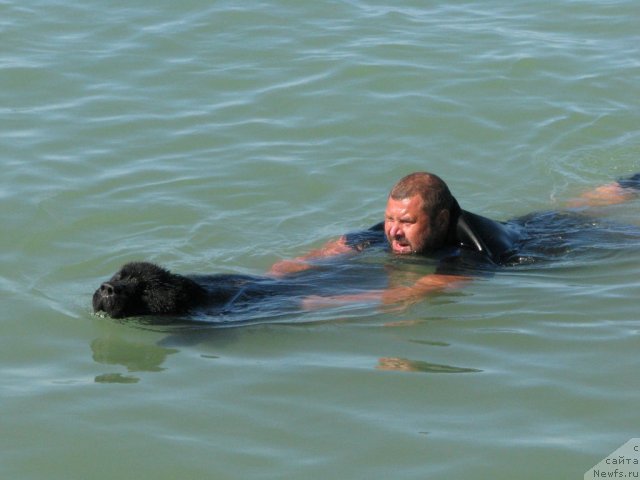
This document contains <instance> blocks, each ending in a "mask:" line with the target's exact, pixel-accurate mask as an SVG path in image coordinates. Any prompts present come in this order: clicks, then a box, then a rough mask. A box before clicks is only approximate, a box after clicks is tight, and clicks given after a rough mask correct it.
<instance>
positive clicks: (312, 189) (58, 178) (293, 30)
mask: <svg viewBox="0 0 640 480" xmlns="http://www.w3.org/2000/svg"><path fill="white" fill-rule="evenodd" d="M639 20H640V11H639V10H638V6H637V3H636V2H635V1H634V0H618V1H609V0H599V1H591V2H584V1H560V2H547V1H537V2H529V3H526V4H525V3H522V2H508V1H505V0H491V1H483V2H480V1H473V0H471V1H454V2H446V3H442V2H416V1H402V2H395V3H391V2H387V3H384V2H379V1H360V0H353V1H330V2H301V1H297V2H293V1H270V2H261V3H255V4H251V5H238V4H237V2H226V1H217V2H213V3H212V2H200V1H197V0H193V1H189V2H186V3H185V2H182V3H180V4H177V3H174V2H160V3H154V4H153V5H151V4H146V3H142V2H133V3H132V2H109V3H104V2H95V1H89V2H84V3H82V4H74V3H71V2H65V1H55V2H54V1H47V0H42V1H37V0H35V1H31V2H26V3H25V2H17V1H15V0H7V1H4V2H1V3H0V40H1V42H2V45H3V47H2V49H1V50H0V122H1V125H2V128H1V129H0V162H1V165H2V176H1V180H0V185H1V188H0V199H1V203H0V205H1V207H0V208H1V209H2V210H1V214H2V219H3V232H2V235H0V242H1V248H0V252H2V253H0V255H1V256H2V261H3V269H2V272H1V273H0V289H1V291H2V312H1V313H0V322H1V325H2V339H1V340H0V359H1V360H0V369H1V372H0V382H1V383H0V392H1V393H0V395H1V402H2V418H1V419H0V428H1V430H2V432H3V435H2V436H1V440H0V452H1V453H0V465H1V466H0V472H1V473H2V476H3V477H6V478H20V479H55V478H60V479H63V478H64V479H69V478H94V479H103V478H104V479H112V478H117V477H122V478H129V477H132V476H135V477H137V478H154V479H161V478H166V479H173V478H178V477H179V478H216V479H225V478H229V479H235V478H309V479H311V478H323V479H324V478H391V477H393V478H402V479H424V478H443V479H444V478H495V479H503V478H504V479H513V478H518V479H524V478H531V479H534V478H535V479H538V478H541V477H549V478H582V475H583V473H584V472H585V471H586V470H587V469H589V468H590V467H591V466H593V465H594V464H595V463H597V462H598V461H599V460H600V459H602V458H603V457H604V456H605V455H607V454H608V453H610V452H612V451H613V450H614V449H616V448H617V447H619V446H620V445H622V444H623V443H624V442H626V441H627V440H629V439H630V438H632V437H638V436H639V435H638V432H639V428H640V422H638V420H637V418H638V415H637V405H638V400H639V398H638V391H639V387H640V384H639V383H640V382H639V376H638V371H637V370H638V369H637V361H636V356H637V346H638V338H639V337H638V333H639V329H640V323H639V321H638V314H637V311H638V308H637V306H638V302H637V298H638V294H639V293H640V284H639V282H638V271H639V270H638V264H639V263H638V261H639V260H640V254H639V253H638V251H637V248H634V247H633V246H629V245H625V246H624V247H621V248H615V246H613V247H611V248H607V249H605V250H604V252H603V251H599V252H597V253H594V254H593V255H588V254H585V255H581V256H576V257H571V256H569V257H567V258H563V259H562V260H561V261H558V262H557V263H554V264H552V265H549V266H548V267H546V268H542V269H514V270H512V271H508V272H504V273H502V274H500V275H495V276H492V277H488V278H481V279H478V280H477V281H475V282H473V283H471V284H469V285H467V286H466V287H465V288H464V289H462V290H460V291H457V292H452V293H450V294H447V295H442V296H438V297H436V298H432V299H427V300H425V301H424V302H421V303H418V304H416V305H414V306H412V307H409V308H407V309H404V310H400V311H398V310H391V311H389V310H385V309H382V310H381V309H377V308H375V307H372V306H368V305H357V306H353V307H346V308H341V309H336V310H330V311H326V312H317V313H314V314H311V315H302V316H301V317H299V318H290V319H289V320H290V321H288V322H287V323H286V324H283V323H282V322H279V323H270V322H265V323H261V324H259V325H252V326H246V327H243V328H239V329H223V330H215V331H211V330H206V331H197V332H181V333H179V334H175V335H167V334H166V333H164V332H162V331H157V330H154V329H148V328H143V326H141V325H136V324H131V323H126V322H125V323H118V322H114V321H111V320H109V319H106V318H102V317H98V316H94V315H93V314H92V313H91V309H90V297H91V293H92V292H93V290H94V289H95V288H96V287H97V285H98V284H99V282H100V281H102V280H103V279H104V278H107V277H108V276H110V275H111V274H112V273H113V272H114V271H115V270H116V269H117V268H118V267H119V266H120V265H121V264H122V263H124V262H126V261H129V260H134V259H145V260H149V261H154V262H158V263H161V264H162V265H165V266H167V267H169V268H171V269H173V270H175V271H177V272H181V273H199V274H204V273H213V272H228V273H241V274H258V275H259V274H262V273H264V272H265V271H266V270H267V269H268V268H269V266H270V265H271V264H272V263H273V262H275V261H277V260H279V259H281V258H289V257H294V256H296V255H300V254H302V253H304V252H306V251H307V250H309V249H310V248H313V247H317V246H319V245H321V244H322V243H323V242H324V241H326V240H328V239H330V238H333V237H335V236H336V235H339V234H341V233H344V232H347V231H353V230H357V229H360V228H365V227H368V226H369V225H371V224H373V223H374V222H376V221H378V220H379V219H381V217H382V211H383V208H384V203H385V195H386V193H387V191H388V189H389V188H390V187H391V185H392V184H393V183H394V181H395V180H396V179H398V178H400V177H401V176H402V175H404V174H406V173H409V172H411V171H415V170H425V169H426V170H431V171H433V172H436V173H438V174H439V175H441V176H442V177H443V178H445V179H446V180H447V181H448V182H449V184H450V186H451V188H452V190H453V192H454V194H455V195H456V196H457V198H458V200H459V201H460V203H461V205H462V207H463V208H466V209H469V210H472V211H475V212H478V213H481V214H484V215H488V216H492V217H494V218H496V219H499V220H502V219H508V218H512V217H515V216H518V215H523V214H526V213H528V212H531V211H538V210H546V209H554V208H559V207H560V206H561V205H562V204H563V202H565V201H566V200H568V199H569V198H572V197H573V196H575V195H577V194H579V193H580V192H582V191H584V190H585V189H588V188H592V187H595V186H597V185H599V184H601V183H605V182H607V181H609V180H611V179H613V178H616V177H618V176H621V175H627V174H631V173H634V172H635V171H638V170H640V163H639V161H638V159H639V157H640V134H639V133H638V125H639V124H640V108H639V101H638V99H640V82H639V76H640V70H639V66H640V57H639V54H638V48H637V45H638V43H639V41H640V38H639V35H638V28H637V25H638V24H639ZM638 206H639V203H638V201H635V202H631V203H628V204H625V205H621V206H615V207H607V208H600V209H597V210H596V211H594V212H591V213H592V214H594V215H596V216H599V217H603V218H611V219H615V221H617V222H620V223H627V224H632V223H635V224H636V225H637V224H638V221H637V209H638Z"/></svg>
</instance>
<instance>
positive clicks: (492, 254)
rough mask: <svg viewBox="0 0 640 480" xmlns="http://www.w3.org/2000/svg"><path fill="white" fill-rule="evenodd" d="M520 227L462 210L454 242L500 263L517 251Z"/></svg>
mask: <svg viewBox="0 0 640 480" xmlns="http://www.w3.org/2000/svg"><path fill="white" fill-rule="evenodd" d="M520 238H521V232H520V229H519V228H518V227H517V226H515V225H512V224H508V223H504V222H498V221H496V220H492V219H490V218H487V217H483V216H481V215H478V214H475V213H471V212H468V211H466V210H462V212H461V213H460V215H459V216H458V220H457V223H456V242H457V243H458V245H459V246H460V247H461V248H463V249H468V250H471V251H474V252H477V253H479V254H481V255H484V256H486V257H488V258H489V259H490V260H491V261H492V262H493V263H495V264H497V265H502V264H505V263H507V262H508V260H509V258H510V257H512V256H513V255H514V254H515V253H517V245H518V240H519V239H520Z"/></svg>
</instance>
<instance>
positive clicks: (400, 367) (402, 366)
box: [376, 357, 482, 373]
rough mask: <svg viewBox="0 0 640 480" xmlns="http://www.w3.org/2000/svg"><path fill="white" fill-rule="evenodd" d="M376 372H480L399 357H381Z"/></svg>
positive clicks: (473, 369) (474, 369)
mask: <svg viewBox="0 0 640 480" xmlns="http://www.w3.org/2000/svg"><path fill="white" fill-rule="evenodd" d="M376 368H377V369H378V370H387V371H397V372H420V373H479V372H482V370H478V369H476V368H467V367H454V366H451V365H439V364H437V363H429V362H423V361H419V360H410V359H408V358H399V357H382V358H380V359H379V360H378V365H377V367H376Z"/></svg>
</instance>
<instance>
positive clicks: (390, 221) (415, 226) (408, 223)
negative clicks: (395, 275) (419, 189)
mask: <svg viewBox="0 0 640 480" xmlns="http://www.w3.org/2000/svg"><path fill="white" fill-rule="evenodd" d="M423 203H424V201H423V200H422V198H421V197H420V195H415V196H413V197H409V198H403V199H401V200H395V199H393V198H391V197H389V200H388V201H387V210H386V211H385V220H384V233H385V235H386V236H387V240H388V241H389V245H390V246H391V251H392V252H393V253H397V254H399V255H407V254H410V253H423V252H426V251H428V250H431V249H435V248H438V247H440V246H442V244H443V242H444V237H445V234H446V231H447V228H448V226H449V212H448V211H447V210H444V211H442V212H440V214H439V215H438V216H437V218H435V219H431V217H430V216H429V215H428V214H427V213H426V212H425V211H424V209H423V208H422V206H423Z"/></svg>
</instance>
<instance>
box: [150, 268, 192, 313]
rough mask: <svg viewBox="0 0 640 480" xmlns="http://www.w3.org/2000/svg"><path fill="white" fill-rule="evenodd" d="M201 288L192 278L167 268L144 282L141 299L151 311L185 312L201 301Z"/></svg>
mask: <svg viewBox="0 0 640 480" xmlns="http://www.w3.org/2000/svg"><path fill="white" fill-rule="evenodd" d="M203 295H204V293H203V290H202V288H201V287H200V286H198V285H197V284H196V283H195V282H193V281H192V280H189V279H188V278H186V277H183V276H181V275H174V274H172V273H170V272H169V271H167V270H164V271H163V272H162V274H160V275H157V276H156V277H155V278H154V279H153V281H148V282H145V285H144V288H143V294H142V297H143V300H144V302H145V303H146V305H147V307H148V308H149V310H150V312H151V313H154V314H181V313H187V312H188V311H189V310H190V309H191V308H192V307H194V306H195V305H196V304H198V303H199V302H200V301H201V298H202V296H203Z"/></svg>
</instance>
